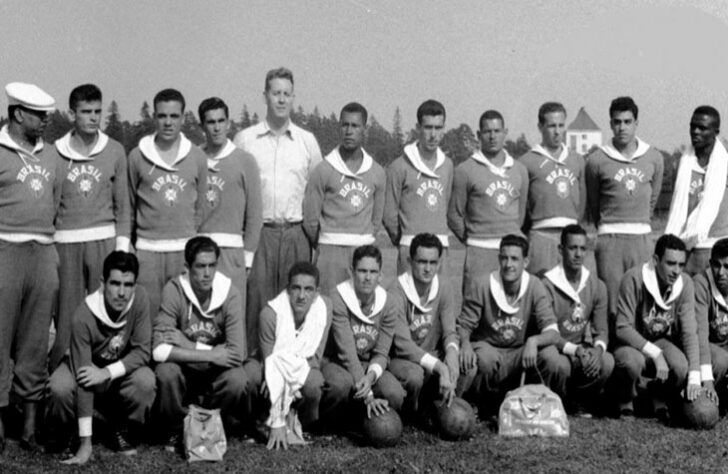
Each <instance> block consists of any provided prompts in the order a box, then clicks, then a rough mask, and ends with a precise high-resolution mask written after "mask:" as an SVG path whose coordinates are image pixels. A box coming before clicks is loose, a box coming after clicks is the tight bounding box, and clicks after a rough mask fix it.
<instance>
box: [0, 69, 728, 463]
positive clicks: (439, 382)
mask: <svg viewBox="0 0 728 474" xmlns="http://www.w3.org/2000/svg"><path fill="white" fill-rule="evenodd" d="M6 93H7V97H8V101H9V105H8V117H9V122H8V124H7V125H6V126H4V127H3V128H2V130H0V209H2V212H1V213H0V301H1V302H2V304H3V307H4V309H5V310H4V311H3V313H2V314H1V315H0V338H1V339H0V409H2V410H3V411H4V408H5V407H7V406H8V405H9V403H10V401H11V394H12V395H13V397H15V398H14V399H13V400H17V402H18V406H19V407H20V411H21V412H22V414H23V416H22V419H23V423H22V428H21V433H20V443H21V446H23V447H25V448H27V449H31V450H32V449H36V448H38V441H37V440H36V420H37V419H39V418H40V417H44V419H45V427H47V430H46V431H47V433H45V438H46V440H47V445H46V448H47V449H48V450H61V451H63V450H64V449H68V448H69V440H70V439H72V438H75V434H77V446H76V447H75V449H74V450H72V451H71V452H70V453H69V457H68V459H66V460H65V462H68V463H72V464H75V463H81V464H82V463H85V462H87V461H88V460H89V458H90V457H91V453H92V435H93V433H92V425H93V423H92V420H93V414H94V410H97V411H99V412H102V413H104V415H105V416H106V418H107V421H108V423H109V425H110V427H111V428H112V430H111V431H112V432H113V436H112V443H113V445H114V447H115V449H117V450H118V451H120V452H123V453H127V454H130V453H133V452H134V443H135V440H136V439H137V438H138V435H139V434H140V433H141V430H142V429H143V427H144V426H145V425H146V426H149V422H150V419H151V420H152V423H151V424H152V425H153V426H154V427H155V429H156V430H158V431H160V432H161V434H162V435H163V436H164V437H165V440H167V446H168V447H169V448H170V450H177V449H179V447H180V445H181V435H182V424H183V419H184V416H185V413H186V407H187V406H188V405H189V404H190V403H198V404H202V405H203V406H207V407H210V408H220V409H221V412H222V415H223V421H224V424H225V427H226V431H228V432H229V433H234V432H245V431H246V430H250V429H252V428H253V427H254V426H256V421H257V422H258V423H257V424H258V425H263V426H265V432H266V436H267V438H268V447H269V448H279V447H287V446H288V444H289V443H296V442H300V441H302V439H303V434H302V430H312V431H321V430H331V429H336V428H339V429H341V428H342V427H343V426H344V425H347V424H348V423H352V424H354V423H355V422H356V420H358V419H361V417H362V416H377V415H380V414H382V413H383V412H385V411H387V410H397V411H398V412H400V413H401V415H402V417H403V418H404V419H405V421H410V422H418V421H421V420H422V419H423V414H426V413H427V412H428V410H429V409H430V408H431V406H432V403H433V402H434V401H441V402H444V403H449V402H450V401H451V400H452V399H453V397H454V396H462V397H465V398H466V399H467V400H470V401H471V402H472V403H474V404H476V405H477V406H478V407H479V409H480V411H481V414H483V415H486V416H487V415H488V414H492V413H493V412H494V411H495V410H496V409H497V407H498V405H499V403H500V401H501V400H502V398H503V396H504V394H505V392H506V391H507V390H510V389H512V388H514V387H515V386H517V385H518V383H519V380H520V378H521V374H522V373H523V372H524V371H525V373H526V375H527V376H528V378H529V379H530V380H538V381H543V383H545V384H547V385H549V386H550V387H551V388H552V389H553V390H554V391H556V392H557V393H558V394H559V395H561V396H562V397H564V399H565V400H566V401H567V406H568V407H569V410H570V411H572V412H573V413H574V414H581V415H585V416H587V415H589V414H590V413H591V412H594V411H598V412H602V413H603V412H604V411H605V410H604V408H603V407H604V406H605V404H609V405H613V412H614V413H616V414H618V415H620V416H625V417H629V416H633V414H634V407H633V400H634V398H635V397H636V396H637V389H638V388H639V386H640V385H641V384H642V381H644V380H645V378H646V380H649V382H648V383H647V392H648V394H649V396H650V399H651V400H652V401H653V404H654V413H655V415H657V416H658V417H661V418H663V419H668V418H669V413H670V412H669V410H668V408H669V406H670V404H671V403H673V402H675V401H676V400H678V399H679V397H685V398H687V399H689V400H692V399H695V398H696V397H697V396H698V394H699V393H700V391H701V390H706V391H707V394H708V396H709V397H710V398H711V399H712V400H713V401H715V403H718V400H719V396H723V395H724V392H725V391H726V382H725V375H726V372H727V371H728V351H727V350H726V347H728V304H726V299H727V298H728V240H725V239H723V238H724V237H728V199H726V196H725V194H726V192H725V191H726V183H727V177H728V154H726V149H725V147H724V145H723V143H722V142H721V141H720V139H718V133H719V128H720V116H719V114H718V112H717V111H716V110H715V109H714V108H713V107H709V106H701V107H698V108H697V109H696V110H695V112H694V114H693V116H692V118H691V121H690V137H691V146H689V147H688V148H687V149H686V151H685V153H684V156H683V157H682V158H681V160H680V165H679V169H678V172H677V178H676V183H675V191H674V193H673V198H672V203H671V208H670V214H669V217H668V223H667V232H666V234H665V235H663V236H662V237H660V238H659V239H657V241H656V243H655V242H654V241H653V237H652V235H651V232H652V228H651V225H650V222H651V219H652V215H653V211H654V208H655V204H656V201H657V197H658V196H659V194H660V190H661V186H662V179H663V167H664V166H663V158H662V155H661V154H660V153H659V152H658V151H657V150H656V149H654V148H652V147H650V146H649V145H648V144H647V143H645V142H644V141H642V140H641V139H639V138H638V137H637V135H636V130H637V125H638V108H637V105H636V104H635V103H634V101H633V100H632V99H631V98H629V97H620V98H617V99H615V100H614V101H612V103H611V106H610V109H609V117H610V125H611V128H612V131H613V133H614V137H613V138H612V139H611V140H610V141H609V144H607V145H605V146H602V147H599V148H597V149H596V150H595V151H593V152H592V153H590V154H589V155H588V156H587V157H582V156H580V155H578V154H576V153H574V152H572V151H570V150H569V149H568V148H567V147H566V145H565V143H564V135H565V131H566V110H565V109H564V107H563V106H562V105H561V104H559V103H556V102H548V103H545V104H544V105H543V106H542V107H541V108H540V110H539V112H538V128H539V130H540V132H541V135H542V141H541V143H540V144H539V145H536V146H534V147H533V149H532V150H530V151H529V152H528V153H527V154H526V155H524V156H523V157H520V158H519V159H514V158H513V157H511V156H510V155H509V154H508V152H507V151H506V149H505V148H504V144H505V139H506V135H507V129H506V124H505V120H504V118H503V116H502V114H501V113H500V112H498V111H495V110H488V111H486V112H484V113H483V114H482V116H481V117H480V120H479V123H478V128H479V130H478V136H479V139H480V149H478V150H476V151H475V152H474V153H473V155H472V157H470V158H468V159H467V160H465V161H464V162H463V163H462V164H460V165H459V166H458V167H457V168H453V163H452V161H451V160H450V159H449V158H448V157H447V156H446V155H445V154H444V153H443V152H442V150H441V149H440V148H439V144H440V141H441V139H442V137H443V134H444V130H445V119H446V112H445V108H444V107H443V105H442V104H441V103H439V102H437V101H435V100H428V101H425V102H424V103H423V104H422V105H421V106H420V107H419V108H418V110H417V140H416V141H415V142H414V143H411V144H408V145H406V146H405V148H404V152H403V155H402V156H401V157H399V158H397V159H396V160H395V161H394V162H393V163H392V164H391V165H389V167H388V168H387V169H386V170H385V169H383V168H382V167H381V166H380V165H379V164H378V163H377V162H376V161H375V160H374V159H373V158H372V157H371V156H370V155H369V154H368V153H367V152H366V151H365V149H364V147H363V145H364V142H365V137H366V127H367V118H368V117H367V110H366V108H365V107H363V106H362V105H361V104H359V103H356V102H352V103H349V104H347V105H345V106H344V107H343V108H342V110H341V113H340V116H339V124H340V143H339V145H338V146H337V147H335V148H334V150H333V151H331V152H330V153H329V154H328V155H327V156H326V157H325V158H323V159H322V156H321V151H320V149H319V146H318V144H317V142H316V139H315V138H314V136H313V135H312V134H311V133H309V132H307V131H306V130H304V129H302V128H300V127H298V126H297V125H295V124H294V123H292V122H291V120H290V113H291V109H292V105H293V99H294V80H293V74H292V73H291V71H289V70H288V69H285V68H279V69H274V70H271V71H269V72H268V74H267V76H266V78H265V87H264V92H263V95H264V98H265V101H266V105H267V114H266V117H265V119H264V120H263V121H261V122H260V123H258V124H256V125H253V126H251V127H250V128H247V129H245V130H243V131H241V132H239V133H238V134H237V135H236V136H235V138H234V140H230V139H229V138H228V134H229V127H230V119H229V111H228V107H227V105H226V104H225V102H224V101H223V100H221V99H219V98H217V97H211V98H208V99H206V100H204V101H203V102H202V103H201V104H200V105H199V108H198V114H199V119H200V123H201V125H202V128H203V130H204V132H205V137H206V141H205V143H204V144H203V145H202V147H200V148H198V147H196V146H195V145H193V144H192V143H191V142H190V141H189V140H188V139H187V138H186V137H185V136H184V134H182V133H181V127H182V123H183V119H184V113H185V108H186V104H185V99H184V97H183V95H182V94H181V93H180V92H179V91H177V90H174V89H165V90H162V91H160V92H159V93H158V94H157V95H156V96H155V97H154V104H153V106H154V115H153V119H154V123H155V129H156V131H155V133H154V134H152V135H149V136H146V137H143V138H142V139H141V140H140V142H139V144H138V147H137V148H135V149H134V150H133V151H131V153H130V154H129V155H128V156H126V154H125V152H124V149H123V147H122V146H121V145H120V144H119V143H117V142H115V141H114V140H113V139H111V138H109V137H108V136H107V135H105V134H104V133H103V132H102V131H101V130H100V123H101V117H102V110H103V103H102V95H101V91H100V90H99V89H98V88H97V87H96V86H94V85H91V84H86V85H82V86H79V87H77V88H75V89H74V90H73V91H72V92H71V94H70V99H69V116H70V118H71V120H72V122H73V129H72V130H71V131H69V132H68V133H67V134H66V135H64V136H63V137H62V138H60V139H59V140H57V141H56V142H55V143H54V144H45V143H43V140H42V138H41V137H42V135H43V131H44V127H45V125H46V124H47V121H48V114H49V112H50V111H52V110H53V109H54V108H55V101H54V99H53V98H52V97H50V96H49V95H48V94H47V93H45V92H44V91H43V90H42V89H40V88H38V87H37V86H35V85H31V84H23V83H11V84H8V85H7V86H6ZM580 222H584V223H585V224H586V225H589V226H591V225H593V226H594V228H595V229H596V245H595V246H594V245H593V243H592V241H591V240H590V239H589V235H588V234H587V232H586V230H585V229H584V227H582V226H580V225H579V223H580ZM382 227H384V229H385V230H386V232H387V234H388V235H389V237H390V238H391V240H392V242H393V243H394V244H395V246H397V248H398V257H397V274H398V277H397V278H396V280H395V282H394V283H393V285H392V287H391V288H389V289H388V290H385V289H384V288H383V287H382V286H381V284H380V282H381V281H382V252H381V251H380V250H379V249H378V248H377V247H376V246H375V245H374V243H375V241H376V236H377V234H378V233H379V231H380V230H381V229H382ZM451 232H452V234H454V235H455V237H456V238H457V239H459V240H460V241H462V242H463V243H464V244H465V248H466V250H465V262H464V269H463V275H462V289H460V288H455V287H454V286H453V285H451V284H450V282H449V279H448V272H449V271H450V270H448V259H449V256H448V248H449V237H448V236H449V234H450V233H451ZM526 236H527V237H526ZM683 270H685V271H686V272H687V273H683ZM16 272H17V273H16ZM692 277H694V280H693V278H692ZM461 291H462V308H460V307H457V306H456V301H457V300H458V297H457V295H458V294H459V293H460V292H461ZM49 326H52V327H53V328H54V334H55V337H54V338H53V339H52V345H51V346H50V347H48V346H49V338H48V330H49ZM46 347H48V350H45V349H46ZM41 403H42V406H43V410H39V408H38V407H39V406H41ZM41 411H42V413H41ZM353 426H355V425H353ZM348 428H350V427H349V426H346V429H348ZM72 435H74V436H72ZM4 445H5V429H4V424H3V423H2V418H1V417H0V447H2V448H4Z"/></svg>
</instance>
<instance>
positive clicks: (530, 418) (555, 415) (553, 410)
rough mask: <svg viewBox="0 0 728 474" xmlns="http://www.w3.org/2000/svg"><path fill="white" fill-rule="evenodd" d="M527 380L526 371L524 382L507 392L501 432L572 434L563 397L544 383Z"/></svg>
mask: <svg viewBox="0 0 728 474" xmlns="http://www.w3.org/2000/svg"><path fill="white" fill-rule="evenodd" d="M539 377H541V374H539ZM525 381H526V373H525V372H524V373H523V374H521V386H520V387H518V388H517V389H515V390H511V391H510V392H508V393H507V394H506V398H505V399H504V400H503V403H502V404H501V406H500V412H499V413H498V434H500V435H502V436H514V437H516V436H569V420H568V419H567V417H566V411H565V410H564V405H563V404H562V403H561V398H559V396H558V395H556V394H555V393H554V392H552V391H551V390H550V389H549V388H548V387H547V386H546V385H545V384H543V383H541V384H528V385H525ZM541 382H543V379H541Z"/></svg>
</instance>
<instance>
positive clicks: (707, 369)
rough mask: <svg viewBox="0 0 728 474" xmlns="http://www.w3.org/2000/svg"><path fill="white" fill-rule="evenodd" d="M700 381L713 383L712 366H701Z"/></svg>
mask: <svg viewBox="0 0 728 474" xmlns="http://www.w3.org/2000/svg"><path fill="white" fill-rule="evenodd" d="M700 380H701V381H703V382H712V381H713V380H714V379H713V366H712V365H710V364H703V365H701V366H700Z"/></svg>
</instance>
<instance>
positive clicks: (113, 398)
mask: <svg viewBox="0 0 728 474" xmlns="http://www.w3.org/2000/svg"><path fill="white" fill-rule="evenodd" d="M138 274H139V262H138V261H137V259H136V257H135V256H134V255H132V254H130V253H126V252H121V251H117V252H112V253H111V254H109V256H108V257H106V259H105V260H104V265H103V280H102V281H101V287H100V288H99V289H98V290H96V291H95V292H94V293H91V294H90V295H88V296H87V297H86V299H85V300H84V302H83V303H82V304H81V305H80V306H79V307H78V309H76V313H75V314H74V317H73V328H72V332H71V349H70V358H69V357H68V356H66V357H65V358H64V359H63V361H62V363H61V364H60V365H59V366H58V368H57V369H56V370H55V371H54V372H53V375H52V376H51V378H50V380H49V383H48V392H49V393H48V404H47V414H48V417H49V423H50V424H51V426H54V427H56V428H57V429H59V430H57V431H56V433H55V434H56V435H59V437H57V438H55V439H54V440H53V441H55V442H56V445H55V446H54V447H56V448H58V447H59V446H62V445H65V446H63V447H66V446H67V442H66V443H59V441H60V440H61V439H62V438H61V437H60V435H62V430H60V428H63V427H65V428H67V427H68V425H69V424H71V423H72V422H73V420H74V415H75V419H77V421H78V436H79V438H80V446H79V448H78V451H77V452H76V454H75V455H74V456H73V457H71V458H70V459H68V460H66V461H64V463H66V464H84V463H86V461H88V460H89V458H90V457H91V451H92V448H91V435H92V433H91V426H92V419H93V413H94V408H96V409H97V410H98V411H101V409H102V406H103V407H105V408H106V409H107V410H105V411H104V413H106V414H108V416H109V421H110V422H111V423H112V427H113V430H114V436H113V437H112V441H113V443H114V444H115V446H114V447H115V449H116V450H117V451H120V452H122V453H124V454H134V453H135V452H136V451H135V449H134V446H133V444H132V443H131V442H130V439H129V438H128V437H127V429H128V428H141V427H142V425H144V423H145V422H146V420H147V417H148V415H149V412H150V410H151V408H152V403H153V402H154V393H155V383H154V373H152V370H151V369H150V368H149V367H148V364H149V356H150V353H151V344H152V328H151V322H150V320H149V300H148V299H147V295H146V293H145V292H144V289H142V288H137V287H136V281H137V276H138ZM131 424H134V425H135V426H129V425H131ZM65 439H66V440H68V439H69V438H68V437H65ZM49 448H51V449H52V448H53V447H51V446H49Z"/></svg>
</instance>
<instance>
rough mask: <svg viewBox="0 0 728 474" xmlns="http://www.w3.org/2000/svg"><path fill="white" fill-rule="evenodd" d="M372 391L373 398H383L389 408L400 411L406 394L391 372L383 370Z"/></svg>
mask: <svg viewBox="0 0 728 474" xmlns="http://www.w3.org/2000/svg"><path fill="white" fill-rule="evenodd" d="M372 389H373V391H374V395H375V396H377V397H379V398H384V399H385V400H387V401H388V402H389V407H390V408H393V409H395V410H397V411H399V410H401V409H402V405H403V404H404V397H405V396H406V395H407V393H406V392H405V391H404V388H402V384H400V383H399V382H398V381H397V379H396V378H395V376H394V375H392V373H391V372H389V371H387V370H385V371H384V373H383V374H382V376H381V377H379V380H377V382H376V383H375V384H374V387H372Z"/></svg>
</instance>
